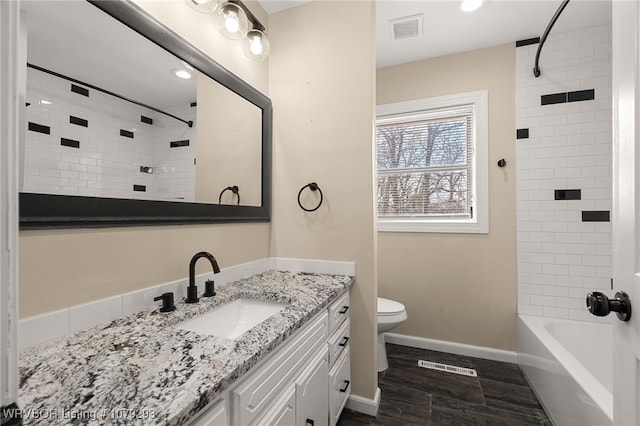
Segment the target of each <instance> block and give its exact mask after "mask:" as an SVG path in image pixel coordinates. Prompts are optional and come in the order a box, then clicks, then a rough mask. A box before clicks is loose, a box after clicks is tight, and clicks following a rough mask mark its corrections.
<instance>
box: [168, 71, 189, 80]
mask: <svg viewBox="0 0 640 426" xmlns="http://www.w3.org/2000/svg"><path fill="white" fill-rule="evenodd" d="M171 74H173V75H174V76H176V77H178V78H180V79H182V80H188V79H190V78H191V74H190V73H189V72H188V71H186V70H181V69H173V70H171Z"/></svg>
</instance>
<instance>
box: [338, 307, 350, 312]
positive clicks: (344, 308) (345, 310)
mask: <svg viewBox="0 0 640 426" xmlns="http://www.w3.org/2000/svg"><path fill="white" fill-rule="evenodd" d="M348 310H349V307H348V306H343V307H342V309H340V311H338V313H340V314H346V313H347V311H348Z"/></svg>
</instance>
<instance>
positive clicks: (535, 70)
mask: <svg viewBox="0 0 640 426" xmlns="http://www.w3.org/2000/svg"><path fill="white" fill-rule="evenodd" d="M568 3H569V0H564V1H563V2H562V4H561V5H560V7H559V8H558V10H556V13H555V14H554V15H553V18H551V21H550V22H549V25H547V29H546V30H544V34H542V38H541V39H540V44H538V51H537V52H536V63H535V64H534V66H533V75H534V76H535V77H540V65H539V61H540V52H541V51H542V46H543V45H544V42H545V41H547V36H549V31H551V28H553V26H554V25H555V23H556V21H557V20H558V18H559V17H560V14H561V13H562V11H563V10H564V8H565V7H567V4H568Z"/></svg>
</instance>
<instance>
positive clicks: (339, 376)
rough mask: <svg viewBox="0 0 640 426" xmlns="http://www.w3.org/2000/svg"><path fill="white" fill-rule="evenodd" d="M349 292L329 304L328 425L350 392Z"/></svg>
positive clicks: (338, 414) (335, 419)
mask: <svg viewBox="0 0 640 426" xmlns="http://www.w3.org/2000/svg"><path fill="white" fill-rule="evenodd" d="M349 327H350V321H349V293H345V294H344V295H342V296H341V297H340V298H338V300H336V301H335V302H333V303H332V304H331V306H329V330H330V331H329V333H330V334H329V340H328V341H327V345H328V347H329V425H330V426H334V425H335V424H336V423H337V422H338V419H339V418H340V413H342V409H343V408H344V406H345V404H346V403H347V399H348V398H349V395H350V394H351V365H350V356H349V354H350V351H349Z"/></svg>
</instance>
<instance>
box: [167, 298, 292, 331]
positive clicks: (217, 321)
mask: <svg viewBox="0 0 640 426" xmlns="http://www.w3.org/2000/svg"><path fill="white" fill-rule="evenodd" d="M287 306H289V305H288V304H283V303H276V302H269V301H266V300H255V299H236V300H234V301H233V302H229V303H227V304H226V305H223V306H221V307H219V308H217V309H214V310H213V311H211V312H208V313H206V314H203V315H200V316H199V317H196V318H193V319H190V320H187V321H184V322H182V323H180V324H178V325H177V326H176V327H177V328H179V329H181V330H187V331H193V332H195V333H199V334H207V335H210V336H217V337H224V338H227V339H235V338H236V337H238V336H240V335H241V334H243V333H244V332H245V331H248V330H250V329H251V328H253V327H255V326H256V325H258V324H260V323H261V322H262V321H264V320H266V319H267V318H269V317H271V316H272V315H274V314H276V313H278V312H280V311H281V310H282V309H284V308H286V307H287Z"/></svg>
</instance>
